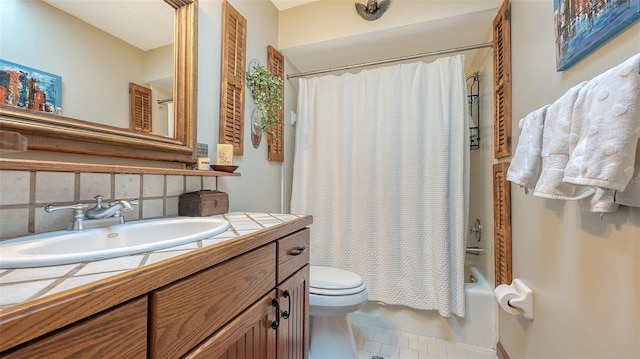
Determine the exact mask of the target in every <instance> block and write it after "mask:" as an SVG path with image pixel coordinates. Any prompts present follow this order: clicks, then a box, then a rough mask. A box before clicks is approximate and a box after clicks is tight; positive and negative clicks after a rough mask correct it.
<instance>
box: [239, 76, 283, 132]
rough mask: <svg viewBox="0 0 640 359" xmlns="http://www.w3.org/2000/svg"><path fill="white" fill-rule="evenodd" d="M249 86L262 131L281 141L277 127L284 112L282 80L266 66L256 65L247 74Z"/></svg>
mask: <svg viewBox="0 0 640 359" xmlns="http://www.w3.org/2000/svg"><path fill="white" fill-rule="evenodd" d="M247 85H248V86H249V89H250V90H251V95H252V96H253V103H255V105H256V109H257V110H258V111H259V113H260V122H259V123H260V129H261V130H262V131H263V132H267V133H269V134H270V135H272V136H273V137H274V138H275V140H276V141H279V140H280V137H279V136H278V134H277V132H276V126H277V125H278V124H279V123H280V116H279V114H280V111H281V110H282V80H280V79H279V78H278V77H277V76H275V75H274V74H272V73H271V72H270V71H269V69H267V68H266V67H265V66H263V65H260V64H256V65H254V66H252V68H251V70H250V71H248V72H247Z"/></svg>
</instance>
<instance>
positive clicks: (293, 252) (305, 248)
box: [291, 247, 307, 256]
mask: <svg viewBox="0 0 640 359" xmlns="http://www.w3.org/2000/svg"><path fill="white" fill-rule="evenodd" d="M306 250H307V247H299V248H298V249H294V250H292V251H291V255H292V256H299V255H301V254H302V253H304V251H306Z"/></svg>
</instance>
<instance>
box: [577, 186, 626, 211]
mask: <svg viewBox="0 0 640 359" xmlns="http://www.w3.org/2000/svg"><path fill="white" fill-rule="evenodd" d="M595 190H596V193H594V194H592V195H591V196H589V197H587V198H583V199H580V200H578V203H579V204H580V210H581V211H582V212H597V213H612V212H615V211H617V210H618V207H619V206H620V205H619V204H617V203H613V202H614V201H613V199H614V194H615V191H614V190H612V189H602V188H596V189H595Z"/></svg>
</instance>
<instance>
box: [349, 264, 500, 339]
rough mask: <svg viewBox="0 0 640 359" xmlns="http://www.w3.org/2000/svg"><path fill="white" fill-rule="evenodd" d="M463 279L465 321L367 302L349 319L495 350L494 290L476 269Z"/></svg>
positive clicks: (467, 271)
mask: <svg viewBox="0 0 640 359" xmlns="http://www.w3.org/2000/svg"><path fill="white" fill-rule="evenodd" d="M471 277H473V279H474V280H475V281H476V282H475V283H471V280H470V279H471ZM465 278H466V280H465V282H466V283H465V285H464V294H465V303H466V310H465V317H464V318H460V317H457V316H455V315H451V316H450V317H449V318H445V317H442V316H440V315H439V314H438V312H437V311H435V310H417V309H413V308H408V307H403V306H396V305H387V304H383V303H379V302H367V303H366V304H365V305H364V306H363V307H362V308H361V309H360V310H359V311H357V312H355V313H351V314H350V317H351V318H353V320H354V321H356V322H358V323H366V324H368V325H373V326H377V327H382V328H389V329H393V330H399V331H402V332H409V333H416V334H419V335H425V336H429V337H433V338H441V339H446V340H453V341H456V342H461V343H467V344H471V345H477V346H482V347H485V348H492V349H495V345H496V341H497V337H498V335H497V332H498V330H497V321H496V318H497V310H498V307H497V303H496V301H495V299H494V296H493V289H492V288H491V287H490V286H489V284H488V283H487V281H486V280H485V278H484V276H483V275H482V274H481V273H480V271H478V269H477V268H476V267H468V268H465Z"/></svg>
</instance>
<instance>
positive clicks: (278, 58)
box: [267, 45, 284, 162]
mask: <svg viewBox="0 0 640 359" xmlns="http://www.w3.org/2000/svg"><path fill="white" fill-rule="evenodd" d="M267 56H268V60H267V68H268V69H269V71H270V72H271V73H272V74H274V75H276V76H277V77H278V78H279V79H280V81H282V84H281V91H282V101H281V105H280V107H282V110H280V111H279V113H278V121H279V123H278V126H274V127H275V132H276V134H277V136H278V137H279V140H276V138H275V136H274V135H272V134H270V133H269V134H267V145H268V160H269V161H276V162H284V55H282V54H281V53H280V52H279V51H278V50H276V49H275V48H274V47H273V46H271V45H269V46H268V47H267Z"/></svg>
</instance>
